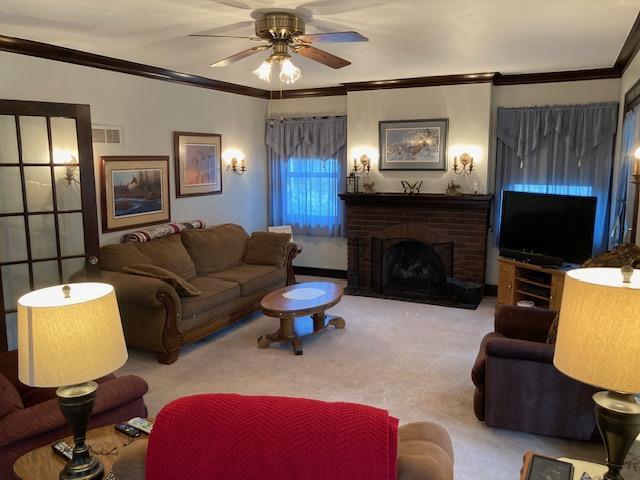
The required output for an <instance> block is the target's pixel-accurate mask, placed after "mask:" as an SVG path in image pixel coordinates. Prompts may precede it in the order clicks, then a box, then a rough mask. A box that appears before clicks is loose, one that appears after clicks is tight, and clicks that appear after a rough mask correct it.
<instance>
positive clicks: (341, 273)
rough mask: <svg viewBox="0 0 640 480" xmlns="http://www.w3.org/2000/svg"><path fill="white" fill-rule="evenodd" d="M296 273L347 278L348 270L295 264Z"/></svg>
mask: <svg viewBox="0 0 640 480" xmlns="http://www.w3.org/2000/svg"><path fill="white" fill-rule="evenodd" d="M293 271H294V273H296V274H298V275H313V276H314V277H328V278H344V279H346V278H347V271H346V270H334V269H331V268H316V267H299V266H296V265H294V266H293Z"/></svg>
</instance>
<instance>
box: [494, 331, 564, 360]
mask: <svg viewBox="0 0 640 480" xmlns="http://www.w3.org/2000/svg"><path fill="white" fill-rule="evenodd" d="M486 349H487V350H486V355H487V358H489V357H499V358H508V359H512V360H524V361H529V362H540V363H549V364H553V352H554V351H555V345H552V344H549V343H541V342H530V341H528V340H517V339H513V338H504V337H502V338H501V337H494V338H490V339H488V341H487V344H486Z"/></svg>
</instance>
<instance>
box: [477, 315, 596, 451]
mask: <svg viewBox="0 0 640 480" xmlns="http://www.w3.org/2000/svg"><path fill="white" fill-rule="evenodd" d="M555 315H556V312H554V311H551V310H546V309H542V308H535V307H534V308H525V307H515V306H498V307H496V314H495V332H491V333H488V334H487V335H486V336H485V337H484V339H483V340H482V343H481V345H480V351H479V352H478V357H477V358H476V361H475V364H474V366H473V370H472V372H471V378H472V380H473V383H474V384H475V386H476V390H475V395H474V402H473V403H474V410H475V414H476V416H477V417H478V419H479V420H484V421H485V422H486V424H487V425H488V426H490V427H497V428H506V429H509V430H518V431H521V432H530V433H537V434H540V435H550V436H553V437H561V438H568V439H572V440H594V439H597V437H598V434H597V428H596V423H595V415H594V413H593V408H594V407H593V400H592V399H591V397H592V395H593V394H594V393H595V392H596V391H597V389H596V388H594V387H592V386H589V385H586V384H584V383H580V382H578V381H576V380H573V379H571V378H569V377H567V376H566V375H564V374H562V373H560V371H558V370H557V369H556V368H555V367H554V365H553V353H554V349H555V345H553V344H551V343H546V339H547V335H548V333H549V329H550V327H551V324H552V323H553V320H554V318H555ZM588 356H589V352H585V361H588Z"/></svg>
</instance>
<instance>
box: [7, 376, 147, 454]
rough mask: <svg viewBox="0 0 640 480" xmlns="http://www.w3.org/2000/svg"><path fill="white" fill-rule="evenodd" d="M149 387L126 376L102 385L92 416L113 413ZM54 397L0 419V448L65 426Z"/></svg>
mask: <svg viewBox="0 0 640 480" xmlns="http://www.w3.org/2000/svg"><path fill="white" fill-rule="evenodd" d="M148 389H149V386H148V385H147V382H145V381H144V380H143V379H142V378H140V377H136V376H132V375H127V376H124V377H117V378H113V379H111V380H108V381H105V382H101V383H100V384H99V386H98V390H97V391H96V403H95V406H94V408H93V412H92V415H98V414H100V413H102V412H106V411H108V410H112V409H114V408H117V407H119V406H120V405H124V404H126V403H128V402H131V401H132V400H135V399H137V398H140V397H142V396H143V395H144V394H145V393H147V390H148ZM66 425H67V421H66V420H65V418H64V416H63V415H62V412H61V411H60V406H59V404H58V399H57V398H52V399H50V400H47V401H46V402H42V403H38V404H36V405H34V406H32V407H29V408H24V409H22V410H16V411H15V412H12V413H10V414H9V415H6V416H5V417H3V418H2V419H0V447H5V446H7V445H10V444H12V443H15V442H18V441H20V440H25V439H28V438H31V437H35V436H38V435H42V434H44V433H47V432H50V431H51V430H55V429H57V428H61V427H65V426H66Z"/></svg>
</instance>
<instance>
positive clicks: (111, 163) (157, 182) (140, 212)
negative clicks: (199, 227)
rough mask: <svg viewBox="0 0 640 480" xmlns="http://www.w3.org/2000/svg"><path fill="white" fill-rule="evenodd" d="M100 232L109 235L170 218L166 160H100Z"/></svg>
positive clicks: (116, 158)
mask: <svg viewBox="0 0 640 480" xmlns="http://www.w3.org/2000/svg"><path fill="white" fill-rule="evenodd" d="M101 160H102V178H101V200H102V201H101V203H102V205H101V207H102V231H103V232H113V231H116V230H126V229H131V228H137V227H141V226H144V225H153V224H156V223H165V222H168V221H169V220H170V219H171V209H170V205H169V157H142V156H115V157H114V156H109V157H101Z"/></svg>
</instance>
